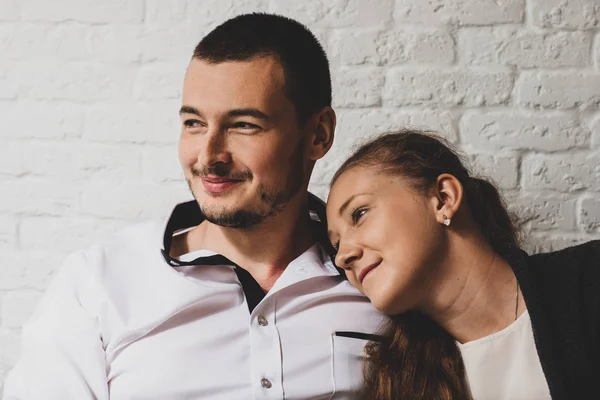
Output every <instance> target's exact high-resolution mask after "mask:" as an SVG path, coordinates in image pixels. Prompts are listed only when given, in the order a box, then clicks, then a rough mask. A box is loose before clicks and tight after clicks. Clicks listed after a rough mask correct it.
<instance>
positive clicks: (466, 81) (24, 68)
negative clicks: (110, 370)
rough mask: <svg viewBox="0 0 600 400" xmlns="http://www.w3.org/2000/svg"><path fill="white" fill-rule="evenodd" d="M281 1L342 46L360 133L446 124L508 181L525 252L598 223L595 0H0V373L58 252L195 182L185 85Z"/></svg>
mask: <svg viewBox="0 0 600 400" xmlns="http://www.w3.org/2000/svg"><path fill="white" fill-rule="evenodd" d="M248 11H271V12H278V13H282V14H285V15H287V16H290V17H293V18H296V19H298V20H300V21H302V22H304V23H306V24H308V25H309V26H310V27H311V28H312V29H313V30H314V32H315V34H316V35H317V37H319V38H320V40H322V42H323V44H324V45H325V47H326V49H327V51H328V53H329V56H330V59H331V62H332V73H333V78H334V79H333V81H334V82H333V83H334V90H335V92H334V103H335V106H336V109H337V112H338V118H339V125H338V130H337V138H336V143H335V145H334V148H333V150H332V152H331V154H330V155H328V156H327V157H326V158H325V160H323V161H322V162H321V163H320V164H319V166H318V168H317V170H316V171H315V174H314V177H313V182H312V185H311V188H312V190H313V191H314V192H316V193H317V194H319V195H320V196H322V197H324V196H326V193H327V182H328V180H329V178H330V177H331V174H332V173H333V171H334V170H335V168H336V167H337V166H338V165H339V164H340V162H341V160H342V159H343V158H344V156H345V155H346V154H347V152H348V149H349V147H350V146H351V145H352V144H353V143H354V142H355V140H357V139H359V138H363V137H365V136H366V135H368V134H372V133H376V132H382V131H385V130H391V129H395V128H400V127H403V126H407V125H412V126H417V127H424V126H426V127H431V128H433V129H438V130H441V131H442V133H443V134H444V135H445V136H447V137H448V138H449V139H450V140H452V141H454V142H457V143H459V144H460V145H461V146H463V148H464V149H465V151H466V152H467V154H468V155H469V156H470V158H471V159H472V160H473V162H474V164H475V169H476V170H478V171H482V172H484V173H487V174H489V175H491V176H492V177H493V178H494V179H495V180H496V181H497V182H498V183H499V184H500V185H501V186H502V187H503V188H504V189H505V190H506V195H507V198H508V199H509V201H510V207H511V209H512V210H514V211H515V213H517V214H518V215H519V216H520V217H521V219H522V220H523V221H524V229H525V230H526V232H527V233H528V238H529V242H528V244H527V247H528V249H530V250H536V251H537V250H540V249H545V250H548V249H555V248H560V247H564V246H568V245H571V244H574V243H577V242H580V241H584V240H589V239H594V238H600V196H599V195H600V2H599V0H500V1H498V0H431V1H424V0H331V1H323V0H306V1H303V2H299V1H293V0H169V1H166V0H103V1H92V0H53V1H44V0H0V122H1V128H0V136H1V139H2V146H0V196H1V197H0V387H1V385H2V383H1V382H2V381H3V377H4V375H5V373H6V372H7V371H8V369H9V368H10V366H11V365H12V364H13V363H14V361H15V360H16V358H17V357H18V354H19V349H18V343H19V331H20V328H21V325H22V323H23V321H24V320H25V319H26V318H27V317H28V316H29V315H30V313H31V311H32V308H33V307H34V306H35V304H36V302H37V300H38V298H39V295H40V293H41V292H42V291H43V290H44V288H45V287H46V286H47V284H48V281H49V279H51V277H52V273H53V271H54V270H55V269H56V267H57V266H58V265H59V264H60V261H61V260H62V259H63V257H64V256H65V255H66V254H67V253H69V252H71V251H74V250H76V249H80V248H82V247H85V246H87V245H89V244H90V243H92V242H94V241H96V240H98V239H100V238H102V237H105V236H106V235H109V234H111V233H112V232H114V231H116V230H118V229H121V228H122V227H123V226H127V225H128V224H131V223H134V222H136V221H140V220H145V219H149V218H156V217H158V216H161V215H164V214H165V213H166V212H167V211H168V209H169V208H170V206H171V205H172V204H173V203H174V202H176V201H179V200H182V199H187V198H188V197H189V195H188V193H187V188H186V187H185V184H184V183H183V182H182V180H181V172H180V170H179V167H178V163H177V158H176V157H177V156H176V142H177V138H178V116H177V109H178V97H179V95H180V93H181V81H182V77H183V73H184V70H185V67H186V64H187V61H188V59H189V57H190V54H191V52H192V49H193V47H194V45H195V44H196V43H197V41H198V40H199V39H200V38H201V37H202V35H204V34H205V33H207V32H208V31H209V30H210V29H212V28H213V27H214V26H215V25H216V24H218V23H220V22H222V21H223V20H224V19H226V18H227V17H230V16H233V15H235V14H239V13H242V12H248Z"/></svg>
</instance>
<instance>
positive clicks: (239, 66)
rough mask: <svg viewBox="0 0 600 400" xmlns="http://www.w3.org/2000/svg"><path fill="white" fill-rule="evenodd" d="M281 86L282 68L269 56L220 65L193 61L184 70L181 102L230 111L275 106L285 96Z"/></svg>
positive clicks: (199, 60)
mask: <svg viewBox="0 0 600 400" xmlns="http://www.w3.org/2000/svg"><path fill="white" fill-rule="evenodd" d="M284 83H285V82H284V73H283V68H282V67H281V65H280V64H279V63H278V62H277V61H276V60H275V59H274V58H273V57H261V58H256V59H252V60H248V61H225V62H220V63H211V62H208V61H206V60H201V59H194V60H192V61H191V62H190V65H189V67H188V69H187V71H186V75H185V79H184V84H183V101H184V103H186V104H196V105H198V106H201V103H217V102H218V103H227V107H233V108H240V107H241V108H245V107H268V106H269V103H274V104H272V105H273V106H276V103H277V102H280V101H281V100H282V99H281V98H282V97H284V96H285V89H284ZM231 102H233V103H231Z"/></svg>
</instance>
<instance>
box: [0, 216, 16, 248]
mask: <svg viewBox="0 0 600 400" xmlns="http://www.w3.org/2000/svg"><path fill="white" fill-rule="evenodd" d="M17 226H18V219H17V218H16V217H14V216H11V215H0V248H4V247H14V246H16V245H17Z"/></svg>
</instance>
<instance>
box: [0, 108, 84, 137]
mask: <svg viewBox="0 0 600 400" xmlns="http://www.w3.org/2000/svg"><path fill="white" fill-rule="evenodd" d="M32 117H35V120H36V121H38V122H39V124H38V123H24V121H29V120H30V119H31V118H32ZM84 118H85V107H84V106H83V105H82V104H76V103H67V102H60V103H59V102H44V101H30V100H25V99H19V101H18V102H15V103H8V102H4V103H3V102H0V120H1V121H2V134H3V136H4V137H6V138H14V139H30V138H38V139H64V138H67V137H69V138H74V137H78V136H80V135H81V133H82V130H83V121H84Z"/></svg>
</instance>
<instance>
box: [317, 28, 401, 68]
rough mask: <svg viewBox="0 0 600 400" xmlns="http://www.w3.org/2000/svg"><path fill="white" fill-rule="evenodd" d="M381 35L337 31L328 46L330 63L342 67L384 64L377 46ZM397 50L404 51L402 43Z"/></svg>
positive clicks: (343, 30)
mask: <svg viewBox="0 0 600 400" xmlns="http://www.w3.org/2000/svg"><path fill="white" fill-rule="evenodd" d="M379 35H381V32H380V31H378V30H358V31H357V30H355V29H336V30H335V31H334V32H332V34H331V35H330V37H329V42H328V43H327V46H326V51H327V54H328V55H329V61H330V63H332V64H341V65H360V64H377V65H380V64H382V61H381V57H380V56H379V54H378V52H377V46H376V45H375V42H376V41H377V39H378V37H379ZM397 50H398V51H399V52H401V51H403V44H402V43H398V46H397Z"/></svg>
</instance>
